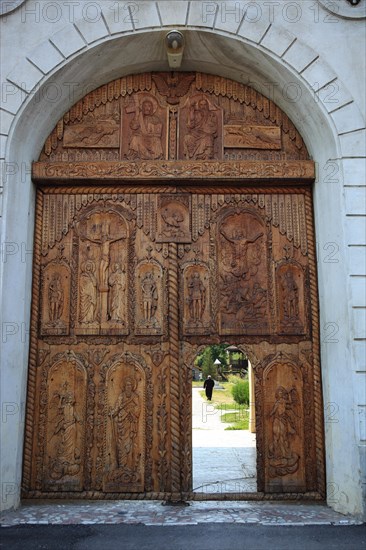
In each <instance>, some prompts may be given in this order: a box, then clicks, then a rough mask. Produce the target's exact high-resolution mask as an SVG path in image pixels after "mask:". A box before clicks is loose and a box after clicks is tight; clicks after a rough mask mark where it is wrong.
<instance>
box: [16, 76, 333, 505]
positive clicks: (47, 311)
mask: <svg viewBox="0 0 366 550" xmlns="http://www.w3.org/2000/svg"><path fill="white" fill-rule="evenodd" d="M307 157H308V155H307V151H306V148H305V146H304V144H303V142H302V139H301V137H300V136H299V134H298V132H297V131H296V129H295V128H294V126H293V125H292V123H291V122H290V121H289V119H288V118H287V117H286V115H285V114H284V113H282V112H281V111H280V110H279V109H278V107H276V106H275V105H274V104H273V103H272V102H271V101H270V100H268V99H267V98H264V97H263V96H261V95H260V94H258V93H257V92H255V91H254V90H251V89H250V88H248V87H246V86H243V85H241V84H238V83H235V82H232V81H230V80H227V79H222V78H218V77H213V76H211V75H202V74H199V73H197V74H194V73H186V74H185V73H182V74H173V75H167V74H164V73H158V74H150V73H149V74H145V75H135V76H133V77H126V78H122V79H119V80H117V81H115V82H112V83H110V84H108V85H105V86H103V87H101V88H99V89H98V90H96V91H94V92H91V93H90V94H88V95H87V96H86V97H85V98H83V100H81V101H80V102H78V103H77V104H76V105H75V106H74V107H73V108H72V109H71V110H70V111H69V112H68V113H66V114H65V115H64V117H63V118H62V119H61V120H60V121H59V123H58V124H57V126H56V128H55V130H54V131H53V132H52V134H51V135H50V136H49V138H48V139H47V141H46V143H45V147H44V149H43V151H42V153H41V157H40V161H39V162H37V163H35V164H34V166H33V177H34V180H35V181H36V182H37V183H38V184H39V188H38V193H37V211H36V230H35V254H34V272H33V305H32V322H31V345H30V366H29V382H28V400H27V427H26V442H25V451H24V474H23V488H24V495H25V496H27V497H46V496H49V497H60V498H66V497H72V496H74V497H79V498H80V497H82V498H88V497H93V498H96V497H98V498H132V497H133V498H162V499H163V498H168V497H169V498H195V495H194V494H192V443H191V379H192V375H191V368H192V364H193V361H194V358H195V356H196V354H197V353H198V351H199V350H200V349H202V348H203V347H205V346H206V345H208V344H211V343H218V342H227V343H230V344H235V345H237V346H239V347H241V348H242V349H243V350H245V351H246V352H247V353H248V355H249V358H250V360H251V363H252V365H253V367H254V370H255V396H256V426H257V493H256V494H255V495H257V496H255V495H254V498H262V497H263V495H266V494H269V493H277V494H281V495H285V496H286V495H287V496H289V497H291V498H293V496H294V494H296V495H297V494H303V495H307V496H312V497H314V498H319V497H321V496H322V495H323V492H324V467H323V433H322V411H321V388H320V365H319V338H318V309H317V294H316V269H315V257H314V235H313V225H312V203H311V190H310V188H309V186H308V185H309V182H310V181H311V180H312V178H313V175H314V166H313V163H312V161H310V160H308V158H307ZM206 497H207V495H206ZM224 497H225V495H224ZM214 498H217V494H215V495H214ZM241 498H253V494H245V493H243V494H242V495H241Z"/></svg>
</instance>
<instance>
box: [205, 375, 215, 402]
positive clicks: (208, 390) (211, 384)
mask: <svg viewBox="0 0 366 550" xmlns="http://www.w3.org/2000/svg"><path fill="white" fill-rule="evenodd" d="M214 385H215V382H214V380H212V378H211V375H210V374H209V375H208V376H207V378H206V380H205V382H204V384H203V387H204V388H205V391H206V397H207V399H208V401H211V398H212V390H213V387H214Z"/></svg>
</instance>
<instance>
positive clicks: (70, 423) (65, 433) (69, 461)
mask: <svg viewBox="0 0 366 550" xmlns="http://www.w3.org/2000/svg"><path fill="white" fill-rule="evenodd" d="M63 390H64V391H63V392H62V393H58V392H57V393H55V398H57V399H58V411H57V415H56V421H57V422H56V426H55V429H54V431H53V434H52V436H51V439H52V438H53V437H56V438H57V443H56V456H55V458H54V459H53V460H52V463H51V474H50V475H51V477H52V479H55V480H58V479H61V478H62V477H64V476H66V475H71V476H73V475H76V474H77V473H79V471H80V463H81V459H80V450H79V449H78V448H77V446H76V442H77V424H81V423H82V422H81V420H80V418H79V417H78V415H77V414H76V411H75V396H74V394H73V393H72V392H70V391H69V390H68V384H67V382H65V383H64V384H63Z"/></svg>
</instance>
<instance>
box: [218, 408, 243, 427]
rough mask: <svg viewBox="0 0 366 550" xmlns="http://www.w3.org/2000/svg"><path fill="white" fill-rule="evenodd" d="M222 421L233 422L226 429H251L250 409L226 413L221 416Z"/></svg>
mask: <svg viewBox="0 0 366 550" xmlns="http://www.w3.org/2000/svg"><path fill="white" fill-rule="evenodd" d="M221 422H225V423H228V424H232V425H231V426H228V427H227V428H225V430H248V429H249V411H237V412H230V413H225V414H223V415H222V416H221Z"/></svg>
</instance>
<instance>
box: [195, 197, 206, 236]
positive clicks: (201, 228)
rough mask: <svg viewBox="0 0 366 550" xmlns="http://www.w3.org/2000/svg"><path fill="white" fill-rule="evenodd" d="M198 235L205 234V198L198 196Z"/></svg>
mask: <svg viewBox="0 0 366 550" xmlns="http://www.w3.org/2000/svg"><path fill="white" fill-rule="evenodd" d="M197 217H198V234H199V235H203V233H204V232H205V196H204V195H198V210H197Z"/></svg>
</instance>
